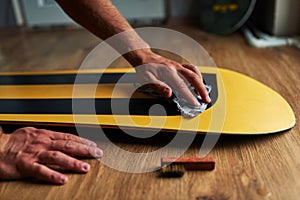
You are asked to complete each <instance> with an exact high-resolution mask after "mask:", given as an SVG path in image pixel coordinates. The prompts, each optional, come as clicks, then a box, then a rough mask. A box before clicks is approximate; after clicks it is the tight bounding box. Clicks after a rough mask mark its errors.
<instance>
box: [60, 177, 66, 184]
mask: <svg viewBox="0 0 300 200" xmlns="http://www.w3.org/2000/svg"><path fill="white" fill-rule="evenodd" d="M67 181H68V177H66V176H61V177H60V179H59V182H60V183H61V184H65V183H66V182H67Z"/></svg>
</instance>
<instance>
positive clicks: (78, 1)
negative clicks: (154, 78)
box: [56, 0, 152, 66]
mask: <svg viewBox="0 0 300 200" xmlns="http://www.w3.org/2000/svg"><path fill="white" fill-rule="evenodd" d="M56 1H57V2H58V3H59V4H60V6H61V7H62V8H63V9H64V11H65V12H66V13H67V14H68V15H69V16H70V17H71V18H73V19H74V20H75V21H76V22H78V23H79V24H80V25H82V26H83V27H85V28H86V29H88V30H89V31H90V32H92V33H93V34H95V35H96V36H98V37H99V38H101V39H103V40H105V39H107V38H109V37H111V36H113V35H116V34H118V33H121V32H124V31H130V32H129V34H122V37H118V38H116V40H115V41H111V42H110V43H109V44H110V45H111V46H112V47H113V48H115V49H116V50H117V51H119V52H120V53H122V54H123V53H124V52H129V51H132V50H134V49H140V48H142V50H138V51H133V52H131V53H127V54H125V55H124V57H125V58H126V59H127V60H128V61H129V62H130V63H131V64H132V65H133V66H137V65H140V64H144V62H145V61H144V60H146V59H147V58H146V57H147V56H148V55H152V52H151V50H150V48H149V45H148V44H147V43H146V42H144V41H143V40H142V39H141V38H140V37H139V36H138V34H137V33H136V32H134V31H133V29H132V27H131V26H130V24H129V23H128V22H127V20H126V19H125V18H124V17H123V16H122V15H121V14H120V13H119V11H118V10H117V8H116V7H115V6H114V5H113V4H112V2H111V1H110V0H72V1H71V3H70V0H56Z"/></svg>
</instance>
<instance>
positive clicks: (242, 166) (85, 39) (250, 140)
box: [0, 25, 300, 200]
mask: <svg viewBox="0 0 300 200" xmlns="http://www.w3.org/2000/svg"><path fill="white" fill-rule="evenodd" d="M170 28H173V29H175V30H178V31H181V32H183V33H186V34H188V35H189V36H190V37H192V38H193V39H195V40H196V41H198V42H199V43H200V44H202V45H203V46H204V47H205V49H206V50H207V51H208V53H209V54H210V55H211V57H212V58H213V59H214V61H215V63H216V65H217V66H221V67H223V68H227V69H231V70H235V71H238V72H241V73H244V74H246V75H249V76H250V77H252V78H254V79H257V80H258V81H260V82H262V83H264V84H266V85H268V86H269V87H271V88H273V89H274V90H275V91H277V92H278V93H280V94H281V95H282V96H283V97H284V98H285V99H286V100H287V101H288V103H289V104H290V105H291V106H292V108H293V110H294V112H295V113H296V123H297V125H296V126H295V127H294V128H293V129H291V130H289V131H286V132H283V133H278V134H273V135H263V136H238V137H237V136H226V137H225V136H222V137H221V138H220V139H219V141H218V143H217V145H216V146H215V148H214V149H213V150H212V151H211V152H210V153H209V156H211V157H214V159H215V161H216V169H215V170H214V171H189V172H187V173H186V174H185V175H184V176H183V177H182V178H180V179H172V178H159V177H158V174H157V173H156V172H149V173H142V174H135V173H126V172H121V171H118V170H115V169H112V168H110V167H107V166H105V165H104V164H102V163H101V162H99V161H97V160H86V161H87V162H88V163H90V164H91V166H92V170H91V171H90V172H89V173H88V174H86V175H83V174H71V173H70V174H69V182H68V184H66V185H64V186H54V185H51V184H47V183H41V182H38V181H32V180H24V181H1V182H0V198H1V199H46V200H48V199H49V200H50V199H71V198H72V199H195V200H196V199H197V200H207V199H298V198H299V196H300V190H299V188H300V180H299V177H300V134H299V133H300V126H299V116H298V115H299V113H300V102H299V100H300V98H299V97H300V96H299V95H300V92H299V91H300V51H299V50H297V49H295V48H292V47H278V48H267V49H255V48H253V47H250V46H248V45H247V43H246V41H245V39H244V38H243V37H242V36H241V34H240V33H235V34H232V35H230V36H216V35H211V34H207V33H204V32H202V31H200V30H199V29H197V28H195V27H187V26H184V27H182V26H175V25H173V26H170ZM98 42H99V40H98V39H97V38H95V37H94V36H92V35H91V34H89V33H88V32H86V31H84V30H56V31H51V32H49V31H39V32H34V31H33V32H30V31H29V32H26V31H25V32H24V31H20V30H2V31H0V71H2V72H3V71H49V70H57V69H76V68H78V67H79V66H80V63H81V62H82V60H83V59H84V58H85V56H86V55H87V53H88V52H89V51H90V50H91V49H92V48H93V47H94V46H95V45H97V44H98ZM182 50H183V51H186V52H188V51H189V49H188V47H185V46H184V44H182ZM169 56H170V55H169ZM172 56H173V57H174V55H171V57H172ZM176 59H178V60H181V61H183V60H182V59H181V58H176ZM126 65H128V63H127V62H126V61H124V60H123V59H118V60H116V61H115V62H114V63H113V64H112V66H115V67H122V66H126ZM202 141H203V137H201V136H199V137H197V138H196V140H195V141H194V143H193V145H192V146H191V147H190V148H189V149H188V150H187V151H186V152H185V154H184V156H187V157H190V156H198V152H199V149H200V146H201V143H202ZM116 144H117V145H119V146H120V147H122V148H123V149H126V150H128V151H132V152H148V151H153V150H156V149H158V148H159V147H160V142H159V139H158V142H157V143H156V144H155V142H151V143H149V144H147V143H146V144H145V143H135V142H122V141H117V142H116ZM99 145H105V144H102V143H101V142H99ZM178 148H180V147H177V148H174V147H173V148H170V151H174V152H176V151H177V150H178ZM111 151H114V150H111ZM112 153H115V154H120V153H119V152H112ZM119 156H120V157H122V155H119ZM123 159H124V160H126V159H128V158H126V157H123ZM141 163H142V164H144V165H153V166H159V165H160V158H157V163H147V162H145V161H141Z"/></svg>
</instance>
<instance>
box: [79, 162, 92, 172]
mask: <svg viewBox="0 0 300 200" xmlns="http://www.w3.org/2000/svg"><path fill="white" fill-rule="evenodd" d="M90 168H91V167H90V165H89V164H87V163H82V164H81V169H82V170H84V171H89V170H90Z"/></svg>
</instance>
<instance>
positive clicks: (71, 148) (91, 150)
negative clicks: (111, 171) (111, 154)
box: [50, 140, 103, 158]
mask: <svg viewBox="0 0 300 200" xmlns="http://www.w3.org/2000/svg"><path fill="white" fill-rule="evenodd" d="M50 150H57V151H61V152H63V153H66V154H68V155H71V156H84V157H92V156H94V157H96V158H100V157H102V156H103V151H102V150H101V149H99V148H97V147H96V146H88V145H85V144H82V143H78V142H76V141H72V140H53V141H52V143H51V146H50Z"/></svg>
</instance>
